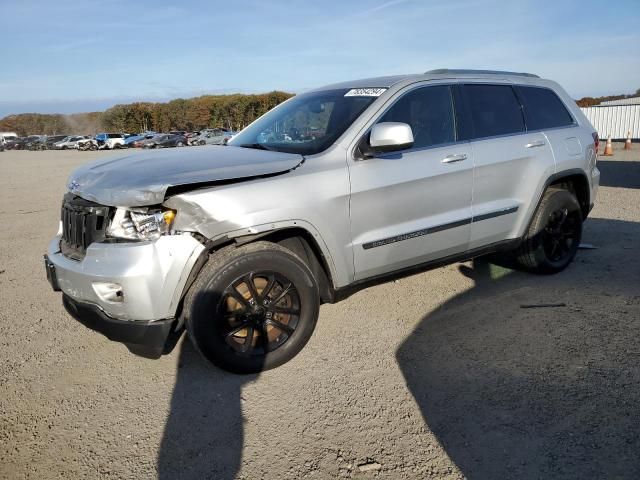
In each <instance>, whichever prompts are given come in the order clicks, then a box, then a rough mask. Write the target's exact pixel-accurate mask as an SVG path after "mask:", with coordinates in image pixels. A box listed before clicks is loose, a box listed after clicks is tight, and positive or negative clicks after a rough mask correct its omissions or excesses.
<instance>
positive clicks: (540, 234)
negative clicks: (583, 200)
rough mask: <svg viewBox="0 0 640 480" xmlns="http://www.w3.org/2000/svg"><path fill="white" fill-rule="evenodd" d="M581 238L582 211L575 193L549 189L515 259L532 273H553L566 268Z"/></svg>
mask: <svg viewBox="0 0 640 480" xmlns="http://www.w3.org/2000/svg"><path fill="white" fill-rule="evenodd" d="M581 238H582V211H581V210H580V204H579V203H578V200H577V199H576V197H575V195H573V194H572V193H571V192H569V191H567V190H564V189H560V188H550V189H548V190H547V191H546V192H545V194H544V195H543V197H542V200H541V201H540V205H538V208H537V210H536V213H535V214H534V216H533V219H532V221H531V225H530V226H529V229H528V230H527V233H526V235H525V239H524V241H523V243H522V245H521V246H520V248H519V249H518V251H517V255H516V261H517V263H518V264H519V265H520V266H521V267H522V268H523V269H525V270H527V271H529V272H533V273H540V274H552V273H558V272H561V271H562V270H564V269H565V268H567V266H568V265H569V264H570V263H571V261H572V260H573V258H574V257H575V255H576V253H577V251H578V246H579V245H580V239H581Z"/></svg>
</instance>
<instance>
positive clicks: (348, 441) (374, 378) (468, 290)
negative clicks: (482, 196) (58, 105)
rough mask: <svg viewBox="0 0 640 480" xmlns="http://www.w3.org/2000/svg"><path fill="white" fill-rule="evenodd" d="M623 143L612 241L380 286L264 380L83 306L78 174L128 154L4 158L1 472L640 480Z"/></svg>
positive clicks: (636, 228) (608, 170)
mask: <svg viewBox="0 0 640 480" xmlns="http://www.w3.org/2000/svg"><path fill="white" fill-rule="evenodd" d="M616 147H617V148H618V150H617V151H616V155H615V156H614V157H612V158H610V159H606V160H605V159H604V158H603V159H601V162H600V163H599V165H600V168H601V170H602V187H601V190H600V194H599V198H598V203H597V205H596V208H595V209H594V210H593V212H592V215H591V218H590V219H589V221H588V222H587V224H586V225H585V233H584V239H583V241H584V242H588V243H592V244H594V245H595V246H597V247H598V249H595V250H581V251H580V252H579V253H578V256H577V259H576V261H575V262H574V263H573V264H572V265H571V266H570V267H569V268H568V269H567V270H566V271H565V272H563V273H561V274H559V275H556V276H552V277H538V276H531V275H525V274H521V273H518V272H513V271H511V270H508V269H505V268H502V267H499V266H496V265H494V264H491V263H489V262H488V261H487V260H476V261H474V262H467V263H463V264H454V265H451V266H448V267H446V268H440V269H437V270H432V271H430V272H426V273H422V274H418V275H414V276H411V277H407V278H404V279H401V280H398V281H394V282H390V283H387V284H383V285H378V286H376V287H372V288H370V289H368V290H363V291H361V292H359V293H357V294H355V295H354V296H352V297H350V298H349V299H347V300H346V301H344V302H342V303H339V304H336V305H325V306H323V307H322V309H321V314H320V321H319V323H318V328H317V330H316V332H315V334H314V336H313V338H312V339H311V341H310V343H309V344H308V346H307V347H306V348H305V349H304V350H303V351H302V353H301V354H300V355H299V356H298V357H296V358H295V359H294V360H293V361H291V362H290V363H288V364H286V365H284V366H282V367H280V368H278V369H275V370H272V371H269V372H266V373H263V374H261V375H255V376H236V375H231V374H227V373H225V372H222V371H220V370H217V369H215V368H214V367H210V366H208V365H207V364H205V363H204V361H203V360H201V359H200V357H199V356H198V355H197V354H196V353H195V352H194V350H193V348H192V347H191V346H190V344H189V343H188V342H182V343H181V344H180V345H178V347H177V348H176V350H175V351H174V352H173V353H172V354H171V355H169V356H166V357H163V358H162V359H160V360H146V359H143V358H138V357H135V356H133V355H131V354H129V353H128V351H127V350H126V349H125V347H123V346H121V345H119V344H116V343H111V342H109V341H108V340H106V339H105V338H103V337H102V336H100V335H99V334H96V333H93V332H91V331H89V330H87V329H86V328H84V327H83V326H82V325H80V324H79V323H78V322H76V321H75V320H72V319H71V318H70V317H69V316H67V315H66V314H65V312H64V310H63V308H62V306H61V299H60V294H57V293H54V292H52V291H51V289H50V288H49V285H48V284H47V282H46V280H45V275H44V269H43V265H42V253H43V252H44V250H45V247H46V244H47V242H48V240H49V239H50V238H51V237H52V236H53V235H54V234H55V231H56V229H57V222H58V216H59V205H60V201H61V198H62V195H63V192H64V186H65V179H66V176H67V175H68V173H69V172H70V170H71V169H72V168H73V167H75V166H77V165H79V164H81V163H83V162H86V161H88V160H89V159H92V158H96V157H99V156H104V155H111V153H108V152H93V153H92V152H83V153H80V152H75V151H72V152H48V153H45V152H4V153H0V221H1V223H2V226H3V228H2V229H1V230H0V244H1V245H2V249H1V250H0V295H1V299H2V301H1V303H0V477H1V478H7V479H24V478H38V479H41V478H74V479H75V478H113V479H120V478H131V479H145V478H160V479H178V478H188V479H204V478H211V479H231V478H243V479H258V478H264V479H297V478H315V479H333V478H359V479H366V478H374V477H375V478H385V479H399V478H416V479H417V478H420V479H424V478H462V477H467V478H471V479H475V478H490V479H497V478H519V479H522V478H629V479H636V478H640V456H639V455H638V452H639V451H640V438H639V435H640V429H639V428H638V427H639V425H640V421H639V418H640V367H639V364H640V363H639V360H640V345H639V343H638V338H640V335H639V334H640V146H638V145H634V147H635V150H634V151H632V152H622V151H620V150H619V147H620V145H616ZM556 302H559V303H564V304H566V306H564V307H558V308H536V309H523V308H521V307H520V305H521V304H525V303H527V304H530V303H556Z"/></svg>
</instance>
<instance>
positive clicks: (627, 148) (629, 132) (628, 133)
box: [624, 130, 631, 150]
mask: <svg viewBox="0 0 640 480" xmlns="http://www.w3.org/2000/svg"><path fill="white" fill-rule="evenodd" d="M624 149H625V150H631V130H629V131H628V132H627V141H626V142H624Z"/></svg>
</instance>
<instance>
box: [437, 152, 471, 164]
mask: <svg viewBox="0 0 640 480" xmlns="http://www.w3.org/2000/svg"><path fill="white" fill-rule="evenodd" d="M466 159H467V154H466V153H460V154H458V155H447V156H446V157H444V158H443V159H442V163H455V162H461V161H463V160H466Z"/></svg>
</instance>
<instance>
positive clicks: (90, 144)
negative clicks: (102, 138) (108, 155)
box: [76, 138, 98, 152]
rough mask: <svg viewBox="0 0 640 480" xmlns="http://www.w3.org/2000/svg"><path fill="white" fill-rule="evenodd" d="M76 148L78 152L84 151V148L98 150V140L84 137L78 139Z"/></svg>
mask: <svg viewBox="0 0 640 480" xmlns="http://www.w3.org/2000/svg"><path fill="white" fill-rule="evenodd" d="M76 148H77V149H78V151H80V152H84V151H86V150H98V141H97V140H96V139H95V138H85V139H84V140H78V145H77V147H76Z"/></svg>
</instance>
